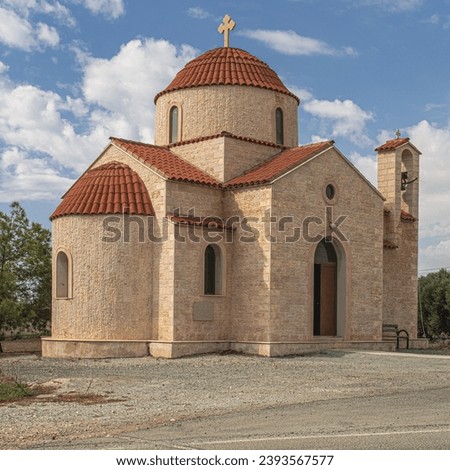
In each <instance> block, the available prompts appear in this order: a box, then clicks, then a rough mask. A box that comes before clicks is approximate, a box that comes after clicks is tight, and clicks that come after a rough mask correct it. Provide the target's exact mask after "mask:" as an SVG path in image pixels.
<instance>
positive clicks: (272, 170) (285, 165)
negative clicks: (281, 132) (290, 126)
mask: <svg viewBox="0 0 450 470" xmlns="http://www.w3.org/2000/svg"><path fill="white" fill-rule="evenodd" d="M333 144H334V141H332V140H327V141H325V142H317V143H314V144H309V145H303V146H301V147H294V148H290V149H286V150H283V151H282V152H280V153H278V154H277V155H275V156H274V157H272V158H271V159H269V160H267V161H265V162H263V163H262V164H260V165H258V166H257V167H255V168H252V169H251V170H249V171H248V172H246V173H244V174H243V175H240V176H237V177H236V178H233V179H232V180H230V181H228V182H227V183H225V185H224V186H225V187H227V188H230V187H234V188H236V187H242V186H254V185H260V184H265V183H270V182H272V181H273V180H275V179H276V178H277V177H278V176H281V175H283V174H284V173H286V172H288V171H289V170H291V169H293V168H295V167H296V166H298V165H300V164H301V163H304V162H306V161H308V160H309V159H311V158H313V157H315V156H316V155H318V154H319V153H321V152H323V151H324V150H327V149H329V148H331V147H333Z"/></svg>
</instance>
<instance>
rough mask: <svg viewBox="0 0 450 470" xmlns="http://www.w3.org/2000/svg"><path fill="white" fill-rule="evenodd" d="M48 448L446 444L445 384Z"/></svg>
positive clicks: (448, 408) (448, 392) (448, 403)
mask: <svg viewBox="0 0 450 470" xmlns="http://www.w3.org/2000/svg"><path fill="white" fill-rule="evenodd" d="M39 448H43V447H42V446H40V447H39ZM44 448H45V447H44ZM46 448H58V449H83V448H91V449H92V448H102V449H277V450H281V449H450V388H449V387H442V388H434V389H427V390H420V391H408V392H405V393H397V394H391V393H390V391H389V390H386V394H384V395H381V396H380V395H378V396H373V397H362V398H351V399H349V398H346V399H332V400H324V401H320V400H318V401H316V402H313V403H306V404H298V405H290V406H283V407H272V408H268V409H260V410H254V411H246V412H240V413H232V414H227V415H224V416H211V417H205V418H197V419H193V420H187V421H174V422H172V423H170V424H166V425H163V426H157V427H153V428H150V429H141V430H137V431H134V432H129V433H124V434H120V435H117V436H113V437H106V438H97V439H90V440H85V441H74V442H73V443H70V442H64V443H61V442H59V443H58V442H55V443H54V444H52V445H51V446H48V447H46Z"/></svg>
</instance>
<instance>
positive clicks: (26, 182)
mask: <svg viewBox="0 0 450 470" xmlns="http://www.w3.org/2000/svg"><path fill="white" fill-rule="evenodd" d="M73 183H74V180H72V179H70V178H67V177H65V176H61V175H60V174H58V172H57V170H56V169H55V168H54V167H53V163H52V162H51V161H50V159H49V158H42V157H41V158H31V157H30V156H29V155H28V154H27V153H26V152H24V151H21V150H20V149H18V148H17V147H10V148H8V149H7V150H5V151H3V152H2V153H0V188H1V189H0V202H11V201H12V200H24V199H27V200H30V201H33V200H49V199H54V198H55V194H60V195H61V194H63V193H64V192H65V191H66V190H67V189H68V188H69V187H70V186H71V185H72V184H73ZM24 195H26V197H25V198H24Z"/></svg>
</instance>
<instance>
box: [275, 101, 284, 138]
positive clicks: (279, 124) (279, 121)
mask: <svg viewBox="0 0 450 470" xmlns="http://www.w3.org/2000/svg"><path fill="white" fill-rule="evenodd" d="M275 128H276V130H275V133H276V142H277V144H279V145H283V144H284V125H283V110H282V109H281V108H277V109H276V111H275Z"/></svg>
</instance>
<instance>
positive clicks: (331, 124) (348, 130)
mask: <svg viewBox="0 0 450 470" xmlns="http://www.w3.org/2000/svg"><path fill="white" fill-rule="evenodd" d="M303 109H304V110H305V111H307V112H308V113H310V114H312V115H313V116H314V117H315V118H317V119H319V120H320V124H321V126H322V127H323V128H324V132H325V133H326V134H327V135H328V136H331V137H334V138H335V137H344V138H346V139H349V140H350V141H351V142H353V143H354V144H356V145H359V146H364V145H370V144H372V140H371V139H370V138H369V137H368V136H367V134H366V124H367V122H368V121H371V120H373V114H372V113H371V112H369V111H364V110H363V109H362V108H360V107H359V106H358V105H357V104H356V103H354V102H353V101H352V100H343V101H342V100H338V99H336V100H334V101H329V100H320V99H315V98H313V99H310V100H309V101H306V102H304V104H303Z"/></svg>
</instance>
